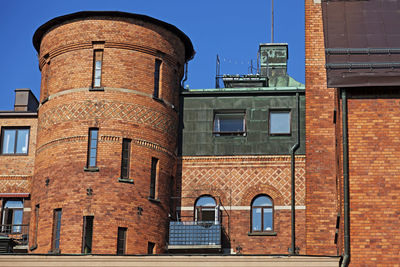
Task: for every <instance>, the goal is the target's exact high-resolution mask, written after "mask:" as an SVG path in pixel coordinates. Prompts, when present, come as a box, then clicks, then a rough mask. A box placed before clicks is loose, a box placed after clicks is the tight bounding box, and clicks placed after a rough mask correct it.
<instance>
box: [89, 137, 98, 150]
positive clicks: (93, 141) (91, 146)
mask: <svg viewBox="0 0 400 267" xmlns="http://www.w3.org/2000/svg"><path fill="white" fill-rule="evenodd" d="M96 147H97V139H92V140H90V148H96Z"/></svg>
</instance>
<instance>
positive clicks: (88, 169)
mask: <svg viewBox="0 0 400 267" xmlns="http://www.w3.org/2000/svg"><path fill="white" fill-rule="evenodd" d="M83 171H85V172H99V171H100V170H99V167H84V168H83Z"/></svg>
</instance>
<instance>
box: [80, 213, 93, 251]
mask: <svg viewBox="0 0 400 267" xmlns="http://www.w3.org/2000/svg"><path fill="white" fill-rule="evenodd" d="M93 219H94V217H93V216H83V234H82V253H85V254H89V253H92V237H93Z"/></svg>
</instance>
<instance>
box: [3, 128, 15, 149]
mask: <svg viewBox="0 0 400 267" xmlns="http://www.w3.org/2000/svg"><path fill="white" fill-rule="evenodd" d="M15 132H16V131H15V130H4V132H3V151H2V153H3V154H14V146H15Z"/></svg>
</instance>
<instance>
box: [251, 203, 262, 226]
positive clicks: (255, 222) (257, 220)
mask: <svg viewBox="0 0 400 267" xmlns="http://www.w3.org/2000/svg"><path fill="white" fill-rule="evenodd" d="M251 225H252V229H253V231H261V230H262V229H261V208H255V209H253V212H252V222H251Z"/></svg>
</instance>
